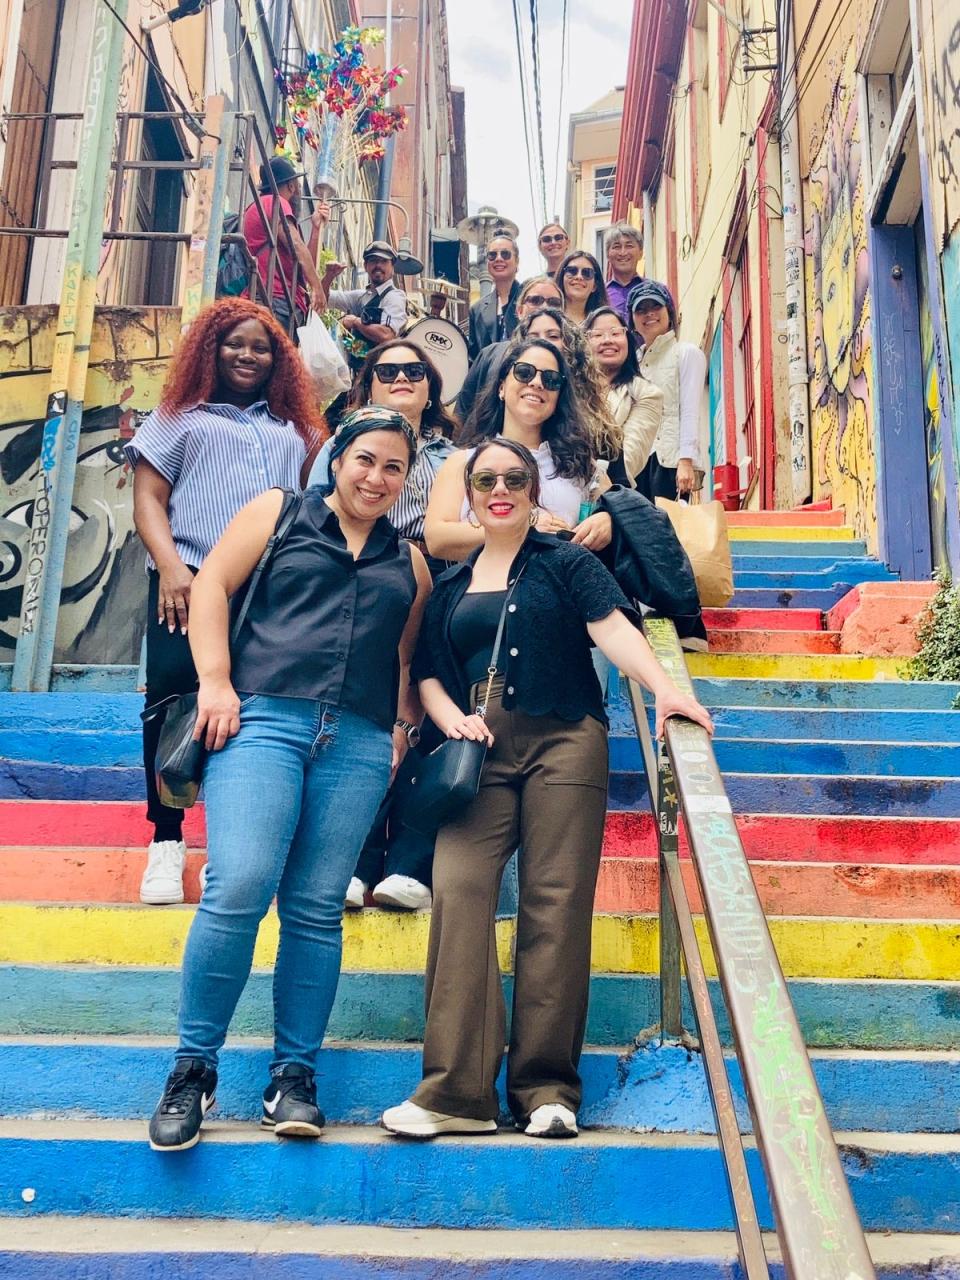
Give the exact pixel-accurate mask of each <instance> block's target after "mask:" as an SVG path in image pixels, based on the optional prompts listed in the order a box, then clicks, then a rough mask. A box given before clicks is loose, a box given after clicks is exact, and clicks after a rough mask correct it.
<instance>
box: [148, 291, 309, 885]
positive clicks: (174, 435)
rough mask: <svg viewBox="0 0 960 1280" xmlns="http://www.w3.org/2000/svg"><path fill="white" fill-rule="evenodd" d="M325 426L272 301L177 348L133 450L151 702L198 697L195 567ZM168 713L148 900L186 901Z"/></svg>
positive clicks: (154, 804) (151, 788) (206, 313)
mask: <svg viewBox="0 0 960 1280" xmlns="http://www.w3.org/2000/svg"><path fill="white" fill-rule="evenodd" d="M325 434H326V429H325V426H324V421H323V415H322V414H321V413H320V411H319V409H318V407H317V404H316V400H315V397H314V395H313V392H312V389H311V384H310V380H309V378H308V376H307V372H306V370H305V368H304V365H303V361H302V360H301V359H300V356H299V354H298V352H297V349H296V348H295V347H294V345H293V343H292V342H291V341H290V339H289V338H288V337H287V335H286V334H285V333H284V332H283V330H282V329H281V328H280V326H279V325H278V324H277V322H276V320H275V319H274V317H273V316H272V315H271V313H270V312H269V311H267V310H266V309H265V308H264V307H260V306H257V304H256V303H254V302H251V301H250V300H249V299H247V298H223V299H221V300H220V301H218V302H214V303H213V304H212V305H211V306H209V307H206V308H204V310H202V311H201V312H200V313H199V315H198V316H197V318H196V319H195V320H194V322H193V324H192V325H191V326H190V328H189V329H188V331H187V333H186V334H185V335H184V337H183V339H182V341H181V343H180V345H179V347H178V348H177V350H176V352H175V353H174V357H173V360H172V362H171V365H170V373H169V375H168V377H167V381H166V384H165V385H164V388H163V391H162V392H161V396H160V403H159V405H158V406H157V408H156V409H154V411H153V412H152V413H151V414H150V415H149V416H148V417H147V418H146V419H145V420H144V421H143V423H142V424H141V425H140V427H139V429H138V430H137V432H136V434H135V435H134V437H133V439H132V440H131V441H130V443H129V444H128V445H127V446H126V449H125V453H126V456H127V461H128V462H129V463H130V465H131V466H132V467H134V468H135V471H134V479H133V516H134V521H135V523H136V527H137V532H138V533H139V534H140V537H141V539H142V541H143V543H144V545H145V547H146V549H147V575H148V586H147V630H146V635H147V705H148V706H151V705H152V704H154V703H157V702H160V701H162V700H163V699H165V698H168V697H171V696H174V695H178V694H182V693H188V692H189V691H190V690H191V689H193V688H194V687H195V686H196V683H197V673H196V670H195V668H194V665H193V660H192V658H191V656H190V646H189V643H188V641H187V631H188V627H189V615H190V589H191V586H192V584H193V578H194V574H195V573H196V572H197V570H198V569H199V568H200V565H201V564H202V563H203V560H204V558H205V557H206V555H207V554H208V553H209V552H210V551H211V550H212V548H213V546H214V543H216V541H217V540H218V538H219V537H220V535H221V534H222V533H223V531H224V529H225V528H226V527H227V525H228V524H229V523H230V521H231V520H232V519H233V517H234V516H235V515H236V514H237V512H238V511H239V510H240V509H241V507H244V506H246V504H247V503H248V502H250V501H251V500H252V499H253V498H256V497H257V496H258V495H259V494H261V493H263V492H264V491H265V490H266V489H270V488H275V487H279V488H284V489H299V488H300V485H301V481H302V479H303V478H304V477H305V476H306V473H307V470H308V466H307V463H308V459H309V458H310V457H311V456H312V455H313V453H314V452H315V451H316V449H318V448H319V446H320V444H321V443H322V441H323V439H324V436H325ZM162 725H163V717H162V716H155V717H153V718H151V719H148V720H146V721H145V723H144V727H143V766H144V770H145V772H146V785H147V820H148V822H150V823H151V824H152V825H153V838H152V840H151V841H150V846H149V849H148V851H147V865H146V869H145V871H144V875H143V880H142V882H141V885H140V900H141V901H142V902H146V903H153V904H166V903H172V902H182V901H183V868H184V862H185V860H186V846H185V845H184V842H183V835H182V824H183V812H182V810H180V809H171V808H169V807H167V806H166V805H162V804H161V803H160V797H159V794H158V792H157V786H156V781H155V778H154V762H155V760H156V754H157V744H158V742H159V738H160V730H161V728H162Z"/></svg>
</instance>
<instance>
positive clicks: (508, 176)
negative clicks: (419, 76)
mask: <svg viewBox="0 0 960 1280" xmlns="http://www.w3.org/2000/svg"><path fill="white" fill-rule="evenodd" d="M519 7H520V10H521V15H522V17H523V18H524V19H525V21H526V25H525V27H524V48H525V50H526V56H527V61H528V68H529V63H530V55H529V48H530V37H529V16H530V6H529V4H527V3H526V0H520V6H519ZM539 12H540V18H539V21H540V58H541V64H540V65H541V83H542V100H543V135H544V136H543V149H544V154H545V157H546V177H547V216H548V217H552V216H553V215H554V214H558V215H559V216H560V218H561V219H562V218H563V215H564V203H565V200H566V172H565V170H566V160H567V134H568V130H569V116H570V113H571V112H576V111H583V110H584V108H586V107H588V106H590V104H591V103H593V102H595V101H596V100H597V99H598V98H600V97H602V96H603V95H604V94H605V93H607V92H608V91H609V90H610V89H612V88H614V86H615V85H620V84H623V83H624V81H625V79H626V67H627V49H628V46H629V42H630V20H631V17H632V14H633V0H568V14H569V22H570V34H569V45H568V59H567V82H566V85H565V89H564V105H563V117H562V119H561V118H560V35H561V14H562V12H563V0H540V4H539ZM447 22H448V27H449V37H450V79H451V82H452V83H453V84H455V85H460V86H462V87H463V89H464V91H465V102H466V124H467V195H468V199H469V205H470V212H471V213H473V212H475V211H476V210H477V208H478V207H479V206H480V205H481V204H489V205H493V206H494V207H495V208H496V209H497V210H498V212H500V213H502V214H505V215H506V216H507V217H509V218H512V219H513V221H514V222H516V223H517V224H518V226H519V227H520V259H521V268H520V275H521V276H525V275H532V274H533V273H534V271H535V268H536V266H537V265H538V264H539V263H540V256H539V254H538V253H537V251H536V241H535V236H536V232H537V229H538V227H539V218H538V215H537V214H536V213H534V212H533V211H532V209H531V203H530V184H529V180H528V166H527V154H526V148H525V145H524V136H523V115H522V105H521V97H520V76H519V71H518V66H517V48H516V40H515V37H514V29H513V6H512V2H511V0H447ZM528 95H529V97H530V100H531V103H532V101H533V85H532V78H531V77H529V74H528ZM558 124H559V129H560V140H559V141H560V165H559V174H558V176H557V178H556V182H555V174H556V172H557V166H556V164H555V157H556V154H557V129H558ZM554 191H555V192H556V196H554Z"/></svg>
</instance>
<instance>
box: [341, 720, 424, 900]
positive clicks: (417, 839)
mask: <svg viewBox="0 0 960 1280" xmlns="http://www.w3.org/2000/svg"><path fill="white" fill-rule="evenodd" d="M430 745H436V744H435V743H433V744H429V745H428V747H427V750H429V749H430ZM419 762H420V756H419V755H418V753H417V751H416V750H411V751H408V752H407V754H406V756H405V757H404V761H403V764H402V765H401V766H400V768H399V769H398V770H397V776H396V777H395V778H394V780H393V785H392V786H391V787H390V790H389V791H388V792H387V794H386V795H385V796H384V798H383V802H382V804H381V805H380V808H379V810H378V811H377V817H376V821H375V822H374V824H373V826H372V828H371V829H370V834H369V835H368V836H367V838H366V841H365V842H364V846H363V848H362V849H361V851H360V857H359V858H358V859H357V869H356V872H355V873H354V874H355V875H356V877H357V879H358V880H362V881H363V883H364V884H365V885H367V886H368V887H369V888H371V889H372V888H374V886H375V885H377V884H379V883H380V881H381V880H383V879H384V878H385V877H386V876H394V875H397V876H410V877H411V879H413V880H418V881H419V882H420V884H425V885H426V886H427V888H428V889H429V888H430V886H431V884H432V883H433V846H434V844H435V837H434V836H424V835H421V834H420V832H419V831H411V829H410V828H409V827H407V826H404V825H403V824H402V823H401V822H399V821H398V819H397V810H398V808H399V803H398V802H399V797H400V796H402V795H403V794H404V792H405V791H406V789H407V787H408V786H409V780H410V777H411V775H412V774H413V772H414V770H415V769H416V766H417V765H418V764H419Z"/></svg>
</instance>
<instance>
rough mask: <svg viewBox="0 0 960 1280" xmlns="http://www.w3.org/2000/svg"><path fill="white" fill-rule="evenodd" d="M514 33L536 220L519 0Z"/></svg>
mask: <svg viewBox="0 0 960 1280" xmlns="http://www.w3.org/2000/svg"><path fill="white" fill-rule="evenodd" d="M513 34H514V37H515V39H516V45H517V71H518V74H519V76H520V102H521V104H522V112H523V140H524V143H525V145H526V149H527V180H528V181H529V183H530V212H531V213H532V214H533V217H534V221H536V217H537V198H536V196H535V195H534V189H533V147H532V145H531V141H530V118H529V107H528V104H527V81H526V67H525V65H524V58H523V38H522V32H521V25H520V4H519V0H513Z"/></svg>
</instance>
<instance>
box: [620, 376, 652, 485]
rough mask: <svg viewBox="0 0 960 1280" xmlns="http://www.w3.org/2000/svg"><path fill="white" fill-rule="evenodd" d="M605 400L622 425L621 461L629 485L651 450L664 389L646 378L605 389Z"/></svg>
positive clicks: (644, 463)
mask: <svg viewBox="0 0 960 1280" xmlns="http://www.w3.org/2000/svg"><path fill="white" fill-rule="evenodd" d="M607 404H608V405H609V406H610V412H611V414H612V415H613V419H614V421H615V422H616V424H617V426H618V427H622V428H623V465H624V468H625V470H626V473H627V476H628V477H629V480H630V483H631V485H633V486H634V487H636V478H637V476H638V475H639V474H640V472H641V471H642V470H643V468H644V466H645V465H646V461H647V459H648V458H649V457H650V454H651V453H652V452H653V442H654V440H656V438H657V432H658V431H659V430H660V423H661V420H662V418H663V392H662V391H661V390H660V388H659V387H658V386H657V385H656V384H655V383H653V382H651V381H650V380H649V378H634V379H633V380H632V382H628V383H624V384H623V385H622V386H619V387H610V388H609V389H608V391H607Z"/></svg>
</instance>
